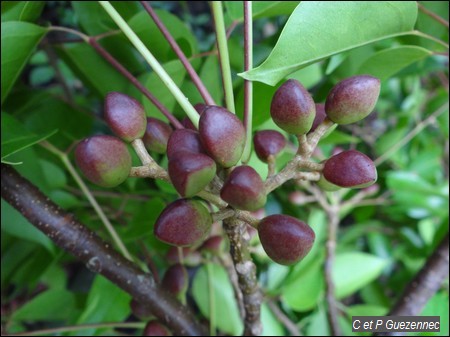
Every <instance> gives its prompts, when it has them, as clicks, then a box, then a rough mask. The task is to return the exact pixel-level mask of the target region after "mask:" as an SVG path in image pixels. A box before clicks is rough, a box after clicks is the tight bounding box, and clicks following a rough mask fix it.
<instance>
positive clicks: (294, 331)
mask: <svg viewBox="0 0 450 337" xmlns="http://www.w3.org/2000/svg"><path fill="white" fill-rule="evenodd" d="M267 304H268V305H269V308H270V310H272V312H273V314H274V315H275V317H276V318H277V319H278V321H280V323H282V324H283V325H284V326H285V327H286V329H287V330H288V331H289V332H290V334H291V336H302V334H301V332H300V330H299V329H298V327H297V325H296V324H295V323H294V322H292V321H291V319H290V318H289V317H288V316H286V314H285V313H284V312H283V311H282V310H281V309H280V308H279V306H278V305H277V304H276V303H275V302H274V301H273V300H269V301H267Z"/></svg>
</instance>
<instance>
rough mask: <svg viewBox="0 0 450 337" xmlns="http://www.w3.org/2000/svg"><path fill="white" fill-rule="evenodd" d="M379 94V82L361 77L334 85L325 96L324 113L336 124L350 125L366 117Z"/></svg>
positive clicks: (375, 79)
mask: <svg viewBox="0 0 450 337" xmlns="http://www.w3.org/2000/svg"><path fill="white" fill-rule="evenodd" d="M379 94H380V80H379V79H378V78H376V77H372V76H368V75H361V76H353V77H349V78H347V79H345V80H343V81H341V82H339V83H338V84H336V85H335V86H334V87H333V89H331V91H330V93H329V94H328V96H327V100H326V102H325V111H326V113H327V115H328V118H329V119H331V120H332V121H333V122H335V123H337V124H350V123H354V122H357V121H359V120H361V119H363V118H365V117H367V116H368V115H369V114H370V113H371V112H372V110H373V108H374V107H375V104H376V103H377V100H378V96H379Z"/></svg>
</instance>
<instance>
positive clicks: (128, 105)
mask: <svg viewBox="0 0 450 337" xmlns="http://www.w3.org/2000/svg"><path fill="white" fill-rule="evenodd" d="M379 91H380V81H379V80H378V79H376V78H374V77H371V76H367V75H364V76H354V77H351V78H348V79H345V80H343V81H342V82H340V83H338V84H337V85H336V86H335V87H334V88H332V90H331V91H330V92H329V94H328V96H327V99H326V102H325V104H315V103H314V100H313V99H312V97H311V95H310V94H309V93H308V91H307V90H306V89H305V88H304V87H303V86H302V85H301V84H300V82H298V81H296V80H293V79H290V80H287V81H286V82H285V83H284V84H283V85H281V86H280V87H279V88H278V90H277V91H276V92H275V94H274V96H273V98H272V103H271V107H270V114H271V117H272V119H273V121H274V122H275V124H276V125H278V126H279V127H280V128H281V129H282V130H284V131H285V132H287V133H288V134H293V135H295V136H296V137H297V138H298V139H299V142H300V143H299V151H298V152H297V154H296V156H295V161H294V160H293V161H292V163H294V162H295V163H301V162H303V163H305V162H310V163H313V162H312V161H311V159H310V156H311V153H312V149H311V147H315V146H316V145H317V142H318V140H319V139H320V137H323V136H325V135H326V134H327V132H328V133H329V132H331V131H332V129H333V127H334V126H335V125H336V124H349V123H354V122H356V121H359V120H361V119H363V118H365V117H366V116H367V115H369V114H370V112H371V111H372V110H373V108H374V106H375V103H376V101H377V99H378V95H379ZM195 108H196V110H197V112H198V113H199V115H200V118H199V123H198V129H197V128H196V127H195V126H194V125H193V124H192V123H191V122H190V121H189V120H184V121H183V123H182V124H183V125H184V126H185V128H182V129H176V130H172V128H171V127H170V126H169V125H168V124H166V123H164V122H162V121H160V120H157V119H155V118H146V116H145V112H144V109H143V107H142V105H141V104H140V103H139V102H137V101H136V100H135V99H133V98H131V97H129V96H127V95H124V94H121V93H116V92H114V93H110V94H108V96H107V97H106V102H105V111H104V113H105V116H104V117H105V120H106V122H107V124H108V125H109V127H110V128H111V130H112V131H113V132H114V134H115V135H116V136H117V137H119V138H116V137H113V136H104V135H102V136H93V137H90V138H88V139H85V140H83V141H81V142H80V143H79V144H78V146H77V148H76V151H75V157H76V161H77V164H78V166H79V167H80V169H81V171H82V172H83V173H84V175H85V176H86V178H87V179H89V180H90V181H91V182H93V183H95V184H97V185H100V186H103V187H114V186H117V185H119V184H121V183H122V182H123V181H124V180H125V179H126V178H127V177H128V176H129V174H130V171H131V170H132V163H131V157H130V154H129V152H128V148H127V145H126V143H132V144H133V145H136V144H142V146H145V148H146V150H147V151H148V152H150V153H160V154H164V153H166V154H167V158H168V168H167V179H168V180H170V182H171V183H172V184H173V186H174V188H175V189H176V190H177V192H178V193H179V194H180V196H181V197H182V198H181V199H178V200H176V201H174V202H172V203H171V204H169V205H168V206H167V207H166V208H165V209H164V210H163V212H162V213H161V214H160V216H159V218H158V219H157V221H156V223H155V226H154V234H155V235H156V236H157V237H158V238H159V239H160V240H161V241H164V242H166V243H168V244H170V245H175V246H180V247H198V246H199V245H200V244H201V243H202V242H203V241H204V240H205V238H206V237H207V236H208V233H209V231H210V228H211V225H212V223H213V222H214V221H215V218H214V216H213V215H214V214H212V213H211V211H210V208H209V207H208V204H207V202H212V204H213V205H214V206H218V207H219V208H222V209H221V210H219V213H220V211H224V210H228V211H231V213H230V212H229V213H230V214H231V216H237V215H238V214H244V213H245V214H248V212H251V211H256V210H258V209H261V208H263V207H264V205H265V204H266V200H267V193H268V192H270V191H271V190H272V189H271V188H268V181H269V180H270V181H271V183H277V182H278V181H281V182H284V181H286V180H287V179H285V180H283V179H281V178H282V176H283V175H286V174H287V169H286V168H285V169H283V170H281V171H280V172H279V173H278V174H275V173H273V172H272V174H269V177H268V178H267V180H266V181H264V180H263V179H262V178H261V176H260V175H259V174H258V173H257V172H256V171H255V169H254V168H253V167H251V166H249V165H241V163H240V160H241V156H242V153H243V151H244V147H245V141H246V130H245V128H244V126H243V124H242V122H241V121H240V120H239V119H238V118H237V117H236V115H234V114H232V113H231V112H229V111H228V110H226V109H225V108H223V107H219V106H207V105H204V104H197V105H196V106H195ZM286 143H287V141H286V138H285V136H284V135H283V134H282V133H280V132H278V131H275V130H262V131H258V132H256V133H255V135H254V138H253V144H254V149H255V152H256V155H257V156H258V158H259V159H260V160H261V161H263V162H265V163H268V164H269V165H272V166H273V165H274V163H275V161H276V158H277V156H278V155H279V154H280V153H281V152H282V150H283V149H284V148H285V146H286ZM304 146H306V149H308V147H309V150H305V147H304ZM133 147H134V146H133ZM302 149H303V150H302ZM147 154H148V153H147ZM148 157H150V155H148ZM150 158H151V157H150ZM143 164H144V165H150V166H151V165H158V164H156V162H154V160H153V159H152V160H150V161H149V162H147V163H144V162H143ZM315 164H316V166H314V167H315V169H313V170H311V169H309V171H314V173H315V174H316V176H315V177H316V178H312V179H310V180H314V181H316V182H317V184H318V186H320V187H321V188H323V189H324V190H336V189H339V188H363V187H367V186H370V185H371V184H373V183H374V182H375V181H376V179H377V172H376V168H375V165H374V164H373V162H372V161H371V160H370V158H368V157H367V156H366V155H364V154H362V153H360V152H358V151H355V150H350V151H343V152H341V153H339V154H337V155H334V156H331V157H330V158H329V159H327V160H325V161H323V162H322V163H315ZM288 166H289V165H288ZM158 167H159V166H158ZM317 167H319V168H317ZM159 168H160V167H159ZM161 169H162V168H161ZM289 169H290V170H291V171H292V172H290V173H291V175H290V176H289V178H293V177H295V172H297V171H298V170H299V169H300V166H298V167H297V166H295V165H294V166H293V165H290V166H289ZM162 170H163V169H162ZM164 172H165V171H164ZM292 173H294V174H293V175H292ZM280 184H281V183H280ZM280 184H278V185H277V186H279V185H280ZM277 186H275V187H277ZM203 192H206V193H207V195H210V196H211V195H213V196H215V197H216V199H210V198H205V197H204V195H205V194H204V193H203ZM202 193H203V194H202ZM199 194H200V195H199ZM199 196H200V197H201V198H202V199H206V201H205V200H202V199H201V198H199ZM194 197H195V198H194ZM214 200H219V201H220V202H219V203H217V202H216V203H214ZM252 225H254V226H255V227H256V228H257V230H258V234H259V238H260V241H261V244H262V246H263V248H264V250H265V252H266V253H267V255H268V256H269V257H270V258H271V259H273V260H274V261H275V262H277V263H280V264H286V265H289V264H293V263H296V262H298V261H300V260H301V259H302V258H303V257H304V256H306V254H308V252H309V251H310V249H311V247H312V245H313V242H314V237H315V235H314V232H313V230H312V229H311V228H310V227H309V226H308V225H307V224H306V223H304V222H302V221H300V220H298V219H295V218H293V217H290V216H287V215H270V216H267V217H265V218H263V219H262V220H261V221H259V222H257V223H252Z"/></svg>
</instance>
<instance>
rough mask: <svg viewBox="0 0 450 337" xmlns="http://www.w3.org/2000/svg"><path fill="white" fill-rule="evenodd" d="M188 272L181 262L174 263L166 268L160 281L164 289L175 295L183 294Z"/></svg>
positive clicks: (186, 285)
mask: <svg viewBox="0 0 450 337" xmlns="http://www.w3.org/2000/svg"><path fill="white" fill-rule="evenodd" d="M188 281H189V279H188V274H187V271H186V268H184V266H183V265H182V264H179V263H177V264H174V265H173V266H170V267H169V269H167V271H166V273H165V274H164V277H163V279H162V281H161V285H162V287H163V288H164V289H166V290H167V291H169V292H170V293H172V294H174V295H175V296H178V295H183V294H184V293H186V290H187V288H188V283H189V282H188Z"/></svg>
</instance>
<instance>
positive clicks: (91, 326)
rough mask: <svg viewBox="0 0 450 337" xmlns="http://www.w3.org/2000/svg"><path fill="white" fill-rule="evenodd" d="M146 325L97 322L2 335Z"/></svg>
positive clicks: (29, 334) (37, 334)
mask: <svg viewBox="0 0 450 337" xmlns="http://www.w3.org/2000/svg"><path fill="white" fill-rule="evenodd" d="M144 327H145V323H144V322H129V323H124V322H111V323H97V324H95V323H94V324H80V325H69V326H63V327H60V328H50V329H42V330H35V331H26V332H19V333H12V334H6V335H2V336H41V335H45V336H50V335H52V334H61V333H65V332H75V331H80V330H88V329H105V328H111V329H118V328H123V329H143V328H144Z"/></svg>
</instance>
